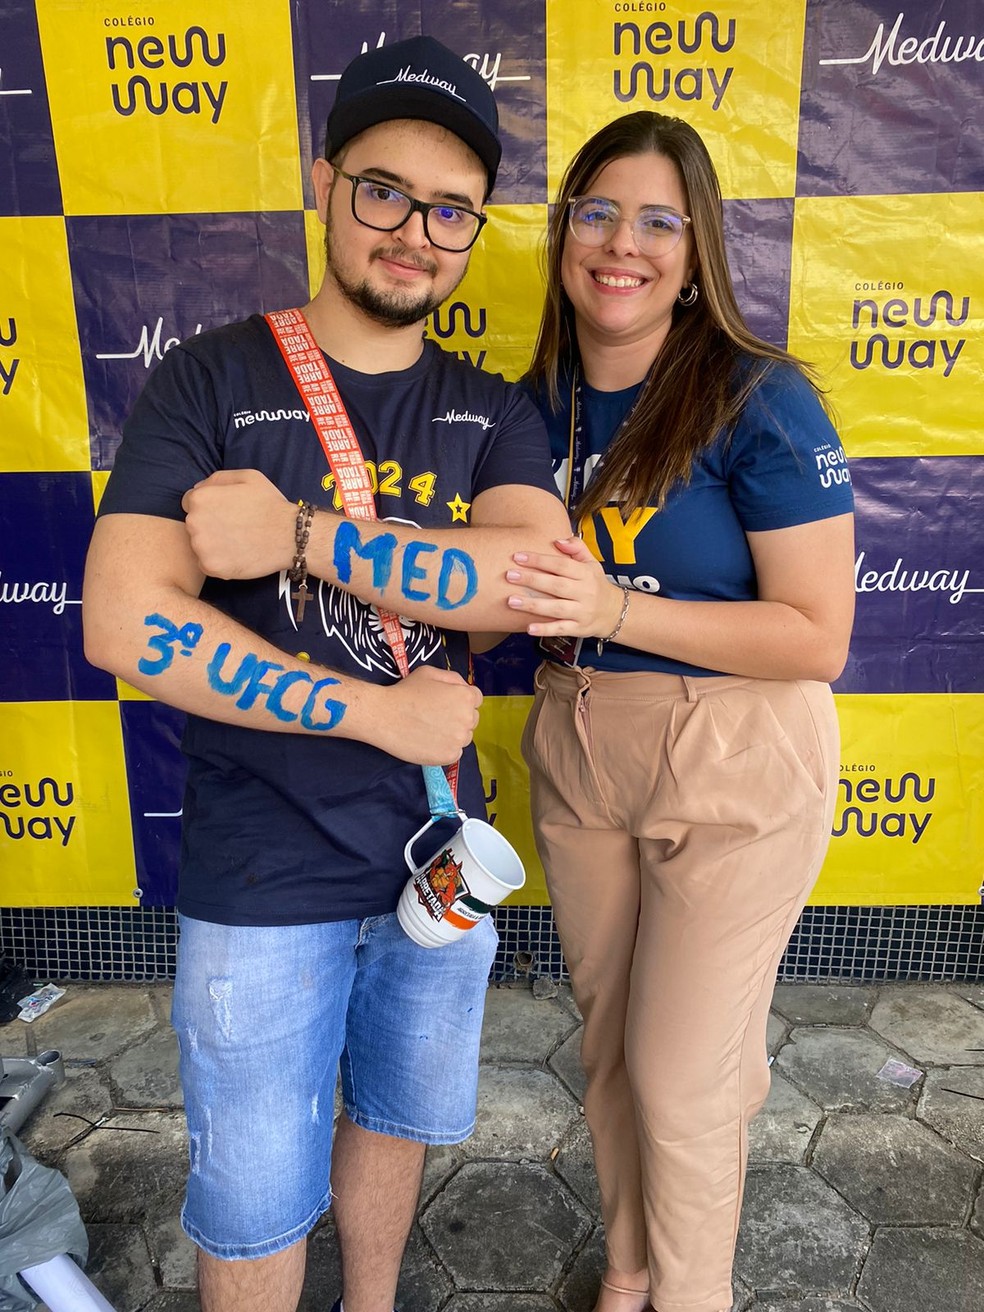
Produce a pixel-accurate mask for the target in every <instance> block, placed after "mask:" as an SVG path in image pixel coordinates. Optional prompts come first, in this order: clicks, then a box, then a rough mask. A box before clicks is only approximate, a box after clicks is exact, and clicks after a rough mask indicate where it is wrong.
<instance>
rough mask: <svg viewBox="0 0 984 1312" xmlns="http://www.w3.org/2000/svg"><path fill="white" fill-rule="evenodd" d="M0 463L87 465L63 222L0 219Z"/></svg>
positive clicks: (11, 467)
mask: <svg viewBox="0 0 984 1312" xmlns="http://www.w3.org/2000/svg"><path fill="white" fill-rule="evenodd" d="M0 245H2V247H3V251H4V268H3V274H2V276H0V469H2V470H3V471H4V472H5V473H11V474H28V473H30V474H35V473H51V472H54V471H74V470H82V469H88V468H89V463H90V457H89V420H88V417H87V415H86V407H85V384H84V382H83V378H82V359H81V353H80V350H79V334H78V328H77V326H76V323H75V310H74V299H73V296H72V277H71V273H70V272H69V265H68V244H67V241H66V238H65V222H64V220H63V219H61V218H41V217H37V218H26V219H22V218H0Z"/></svg>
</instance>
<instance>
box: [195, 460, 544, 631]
mask: <svg viewBox="0 0 984 1312" xmlns="http://www.w3.org/2000/svg"><path fill="white" fill-rule="evenodd" d="M184 508H185V511H186V514H187V529H188V533H189V537H190V540H191V544H192V547H193V549H194V552H195V555H196V556H197V558H198V561H199V563H200V565H201V567H202V569H203V570H204V571H205V573H207V574H211V575H213V576H214V577H218V578H260V577H262V576H264V575H266V574H272V573H274V572H276V571H277V570H284V569H288V568H289V567H290V565H291V562H292V561H293V559H294V556H295V552H296V545H297V541H296V534H295V524H296V520H297V506H296V505H294V504H292V503H291V502H289V501H287V500H286V498H284V497H283V495H282V494H281V493H280V492H279V491H278V490H277V489H276V488H275V487H274V485H273V484H272V483H271V482H270V481H269V480H268V479H267V478H265V477H264V476H263V475H262V474H259V473H258V472H257V471H255V470H224V471H222V472H221V473H220V474H215V475H213V476H212V477H211V478H209V479H207V480H205V481H204V482H203V483H201V484H199V485H198V486H197V487H195V488H193V489H191V491H189V492H188V493H186V495H185V498H184ZM569 533H570V524H569V521H568V518H567V512H566V511H565V510H564V507H563V505H562V503H561V502H560V501H559V500H558V499H557V498H556V497H554V496H553V495H552V494H551V493H549V492H544V491H542V490H540V489H536V488H530V487H523V486H510V487H502V488H495V489H493V490H492V491H488V492H484V493H482V494H480V495H479V496H478V497H476V498H475V502H474V504H473V506H472V524H470V525H469V526H467V527H466V526H462V527H460V528H458V527H455V528H447V529H420V528H416V527H414V526H413V525H408V524H398V523H394V522H392V521H391V520H355V519H346V518H345V516H343V515H340V514H336V513H335V512H333V511H329V510H324V511H320V510H319V512H318V513H317V514H315V516H314V519H313V522H312V523H311V526H310V535H309V538H308V541H307V544H306V551H305V554H306V558H307V569H308V572H309V573H310V574H312V575H314V576H315V577H317V578H321V579H325V580H326V581H328V582H330V583H334V584H337V585H338V586H339V587H341V588H344V589H345V590H346V591H347V592H351V593H353V594H354V595H355V596H357V597H359V598H360V599H361V600H363V601H367V602H370V603H372V604H373V605H376V606H382V607H384V608H385V609H388V610H394V611H397V612H398V613H399V614H402V615H407V616H410V617H411V618H412V619H416V620H421V621H423V622H424V623H427V624H433V625H436V626H439V627H442V628H450V629H461V630H469V631H471V632H479V631H483V630H484V631H494V632H500V631H501V632H517V631H518V630H519V629H520V628H521V627H522V625H521V622H520V618H519V617H518V616H517V615H516V612H515V611H514V610H511V609H510V608H509V607H508V606H507V604H506V599H507V597H508V596H509V595H510V593H511V592H514V591H515V585H510V584H508V582H507V580H506V571H507V569H509V568H510V567H511V566H512V555H513V552H515V551H517V550H524V551H535V550H539V551H542V552H544V553H547V552H550V551H553V550H554V546H553V544H554V542H555V541H556V539H557V538H559V537H566V536H567V535H569Z"/></svg>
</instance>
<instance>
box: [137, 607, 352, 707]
mask: <svg viewBox="0 0 984 1312" xmlns="http://www.w3.org/2000/svg"><path fill="white" fill-rule="evenodd" d="M144 623H145V624H146V625H149V626H151V627H155V628H158V629H160V630H161V632H160V633H158V634H154V635H152V636H151V637H150V638H148V640H147V645H148V646H149V647H150V649H151V650H152V651H154V652H156V653H157V657H156V659H154V660H150V659H148V658H147V657H145V656H143V657H141V658H140V660H139V661H138V662H137V668H138V669H139V670H140V673H141V674H146V675H151V676H155V675H158V674H163V673H164V672H165V671H166V670H168V669H170V667H171V665H172V663H173V660H174V655H175V652H174V648H175V647H176V646H177V645H178V644H180V650H179V652H178V655H180V656H191V655H192V653H193V651H194V649H195V648H196V647H197V646H198V643H199V641H200V640H201V637H202V633H203V629H202V626H201V625H200V624H192V623H189V624H185V625H183V626H181V627H179V626H178V625H176V624H174V623H173V622H172V621H171V620H169V619H167V618H166V617H165V616H163V615H147V616H146V617H145V618H144ZM231 652H232V646H231V644H230V643H228V642H220V643H219V645H218V646H217V647H216V649H215V651H214V652H213V653H212V655H211V657H210V658H209V662H208V665H207V667H206V677H207V679H208V686H209V687H210V688H211V689H212V691H213V692H215V693H218V694H219V696H221V697H229V698H232V699H234V705H235V706H236V707H237V708H238V709H239V710H241V711H251V710H253V709H254V707H257V706H258V707H259V709H260V710H266V711H268V712H269V713H270V715H272V716H273V717H274V719H276V720H278V721H280V723H281V724H293V723H294V722H295V721H298V720H299V721H300V723H301V724H302V725H303V726H304V728H305V729H310V730H312V731H313V732H317V733H327V732H329V731H330V730H332V729H335V728H337V727H338V725H339V723H340V722H341V720H342V717H343V716H344V714H345V703H344V702H341V701H338V700H337V699H335V698H331V697H328V696H326V695H325V690H326V689H328V688H331V687H338V686H339V683H340V681H339V680H338V679H333V678H331V676H329V675H325V676H324V677H323V678H321V679H315V678H313V677H312V676H311V675H310V674H308V673H307V671H305V670H288V669H285V668H284V666H283V665H279V664H278V663H277V662H276V661H268V660H263V659H261V658H260V657H259V656H257V655H256V654H255V653H254V652H246V654H245V655H244V656H242V657H241V658H240V661H239V665H238V667H237V668H236V670H235V671H234V672H231V673H229V674H227V673H226V669H225V667H226V662H227V661H228V659H229V656H230V654H231ZM298 683H303V684H307V685H308V686H309V691H308V695H307V698H306V700H305V702H304V705H303V706H302V707H301V709H300V711H290V710H288V709H287V708H286V707H285V706H284V704H283V698H284V694H285V693H286V692H287V690H288V689H289V688H292V687H293V686H294V685H295V684H298ZM319 716H320V717H323V718H317V717H319Z"/></svg>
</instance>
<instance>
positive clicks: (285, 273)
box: [66, 213, 308, 469]
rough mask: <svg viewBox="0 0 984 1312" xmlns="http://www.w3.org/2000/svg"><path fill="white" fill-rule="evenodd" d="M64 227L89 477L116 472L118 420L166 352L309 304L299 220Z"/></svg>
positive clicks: (101, 220) (119, 219) (235, 218)
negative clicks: (223, 327) (249, 319)
mask: <svg viewBox="0 0 984 1312" xmlns="http://www.w3.org/2000/svg"><path fill="white" fill-rule="evenodd" d="M66 222H67V228H68V249H69V257H70V260H71V265H72V284H73V289H74V293H75V310H76V316H77V318H78V325H79V343H80V346H81V349H82V368H83V373H84V375H85V384H86V395H87V400H88V408H89V436H90V442H91V446H92V467H93V469H109V468H110V467H111V466H112V463H113V456H114V455H115V453H116V448H117V446H118V445H119V440H120V427H121V425H122V423H123V420H124V419H125V418H126V416H127V414H128V413H129V411H130V408H131V407H132V405H133V403H134V401H135V400H136V398H137V396H138V395H139V393H140V391H141V389H142V388H143V385H144V383H145V382H146V381H147V375H148V373H149V372H150V370H151V369H153V368H154V366H155V365H156V364H157V363H158V362H159V361H160V360H162V359H163V358H164V353H165V351H167V350H168V349H169V348H170V347H172V346H174V345H176V344H177V343H178V342H180V341H183V340H184V339H185V338H187V337H192V336H194V335H195V334H196V333H199V332H201V331H202V330H203V329H207V328H214V327H217V326H218V325H219V324H223V323H231V322H232V321H234V320H236V319H244V318H246V316H247V315H250V314H253V313H262V312H266V311H267V310H277V309H284V308H285V307H287V306H293V305H303V304H304V303H305V302H306V301H307V299H308V290H307V255H306V251H305V244H304V219H303V216H302V215H301V214H300V213H296V214H291V213H277V214H184V215H180V214H179V215H159V216H158V215H151V216H147V215H144V216H138V217H126V216H113V215H108V216H103V217H94V218H75V219H68V220H67V221H66ZM258 298H259V299H258Z"/></svg>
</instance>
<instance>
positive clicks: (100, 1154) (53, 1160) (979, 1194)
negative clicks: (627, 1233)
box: [0, 979, 984, 1312]
mask: <svg viewBox="0 0 984 1312" xmlns="http://www.w3.org/2000/svg"><path fill="white" fill-rule="evenodd" d="M169 1000H170V987H169V986H168V985H166V984H160V985H149V986H148V985H78V984H70V985H68V988H67V992H66V995H65V997H64V998H62V999H61V1000H60V1001H59V1002H58V1003H57V1004H56V1006H55V1007H54V1008H53V1009H52V1010H51V1011H50V1012H48V1013H47V1015H45V1016H43V1017H41V1018H39V1019H38V1020H37V1021H35V1022H34V1023H33V1025H30V1026H27V1025H25V1024H24V1023H23V1022H20V1021H12V1022H10V1023H9V1024H7V1025H5V1026H0V1051H2V1052H3V1054H4V1055H5V1056H12V1057H15V1056H22V1055H24V1054H25V1052H26V1053H27V1055H33V1054H34V1053H36V1052H38V1051H43V1050H44V1049H47V1048H58V1049H60V1050H61V1052H62V1053H63V1054H64V1058H65V1067H66V1072H67V1076H68V1078H67V1082H66V1084H65V1085H64V1087H63V1088H61V1089H60V1090H58V1091H56V1092H54V1093H52V1094H51V1095H49V1097H48V1098H47V1099H46V1100H45V1101H44V1102H43V1103H42V1105H41V1106H40V1107H39V1108H38V1109H37V1110H36V1111H35V1112H34V1114H33V1116H32V1117H31V1118H30V1120H29V1121H28V1122H27V1123H26V1124H25V1126H24V1127H23V1129H22V1131H21V1137H22V1138H23V1139H24V1141H25V1142H26V1144H27V1146H28V1148H29V1149H30V1151H31V1152H33V1153H34V1154H35V1156H37V1157H38V1158H39V1159H40V1160H42V1161H43V1162H45V1163H46V1164H49V1165H54V1166H57V1167H59V1168H60V1169H61V1170H62V1171H64V1173H65V1174H66V1175H67V1177H68V1179H69V1181H70V1183H71V1186H72V1189H73V1191H74V1193H75V1196H76V1198H77V1199H78V1202H79V1205H80V1208H81V1211H82V1215H83V1218H84V1219H85V1222H86V1225H87V1228H88V1232H89V1238H90V1244H91V1254H90V1263H89V1268H88V1270H89V1274H90V1276H91V1278H92V1279H93V1281H94V1282H95V1283H96V1284H97V1285H98V1286H99V1288H100V1289H101V1290H102V1291H103V1292H104V1293H105V1295H106V1297H107V1298H108V1299H109V1300H110V1301H111V1302H112V1304H113V1306H114V1308H116V1309H117V1312H143V1310H144V1309H146V1312H196V1310H197V1309H198V1300H197V1297H196V1295H195V1293H194V1255H193V1250H192V1246H191V1244H190V1243H189V1242H188V1241H187V1240H186V1239H185V1238H184V1236H183V1235H182V1233H181V1230H180V1227H179V1224H178V1220H177V1214H178V1207H179V1202H180V1197H181V1192H182V1188H183V1180H184V1174H185V1160H186V1157H185V1153H186V1149H185V1139H184V1123H183V1116H182V1111H181V1092H180V1089H179V1087H178V1081H177V1075H176V1049H175V1044H174V1040H173V1038H172V1036H171V1032H170V1029H169V1026H168V1024H167V1011H168V1005H169ZM578 1042H579V1019H578V1014H577V1010H576V1008H575V1006H574V1004H573V1001H572V999H571V996H570V992H569V990H568V989H567V988H566V987H564V986H561V987H559V988H558V986H557V985H555V984H553V983H552V982H551V981H549V980H545V979H541V980H537V981H535V982H533V983H532V984H531V983H530V982H529V981H524V982H523V983H520V984H516V985H506V986H499V987H493V988H491V989H490V991H489V996H488V1007H487V1014H486V1023H485V1030H484V1038H483V1046H482V1063H483V1064H482V1072H481V1084H480V1094H479V1112H478V1125H477V1130H476V1133H475V1135H474V1137H473V1138H472V1139H471V1140H470V1141H469V1142H468V1143H467V1144H464V1145H461V1146H460V1147H457V1148H442V1149H437V1150H432V1151H431V1152H430V1154H429V1157H428V1162H427V1168H426V1173H425V1180H424V1189H423V1195H422V1199H421V1206H420V1213H419V1220H418V1223H417V1225H416V1226H415V1227H414V1231H413V1234H412V1237H411V1241H410V1244H409V1247H408V1250H407V1255H406V1260H405V1263H404V1271H403V1278H402V1281H401V1286H400V1291H399V1304H400V1307H401V1309H403V1312H590V1308H591V1307H592V1304H593V1301H594V1295H595V1292H596V1290H597V1282H598V1278H599V1275H600V1273H601V1266H602V1236H601V1230H600V1226H599V1222H598V1210H597V1189H596V1185H595V1181H594V1176H593V1172H592V1167H591V1157H590V1151H589V1144H588V1136H587V1132H586V1129H585V1125H584V1120H583V1116H582V1114H581V1109H580V1106H579V1098H580V1096H581V1093H582V1090H583V1083H582V1076H581V1072H580V1069H579V1065H578ZM769 1046H770V1051H771V1052H772V1053H773V1054H774V1064H773V1085H772V1092H771V1095H770V1097H769V1101H768V1103H767V1104H766V1107H765V1108H764V1110H763V1112H762V1113H761V1114H760V1116H759V1117H758V1118H757V1119H756V1121H755V1122H754V1124H753V1127H752V1132H751V1159H752V1163H751V1167H750V1171H749V1178H748V1187H747V1192H746V1200H745V1209H744V1214H743V1220H742V1226H741V1233H740V1236H739V1241H738V1254H737V1262H736V1272H737V1276H738V1279H737V1282H736V1291H737V1301H736V1303H735V1312H746V1310H747V1309H755V1312H848V1309H865V1310H866V1312H981V1310H982V1309H984V1187H982V1162H984V983H969V984H946V985H941V984H892V985H880V986H873V985H872V986H869V985H865V986H859V985H852V984H836V985H834V984H830V985H828V984H783V985H780V986H779V988H778V989H777V992H776V998H775V1004H774V1007H773V1012H772V1016H771V1019H770V1026H769ZM891 1059H894V1060H895V1061H897V1062H901V1063H903V1064H904V1065H906V1066H909V1067H913V1068H916V1069H917V1070H918V1071H919V1072H920V1075H919V1078H918V1079H917V1080H916V1082H915V1083H914V1084H913V1085H912V1086H911V1087H910V1088H904V1087H901V1086H900V1085H898V1084H895V1083H892V1082H890V1081H889V1080H887V1079H886V1078H885V1077H884V1074H880V1072H882V1070H883V1067H884V1066H885V1063H886V1062H887V1061H889V1060H891ZM62 1112H69V1113H72V1114H73V1115H74V1116H75V1117H78V1116H82V1117H85V1118H87V1120H88V1121H89V1122H95V1124H96V1128H95V1129H92V1130H89V1131H88V1132H87V1133H86V1131H87V1130H88V1126H87V1124H86V1122H85V1121H83V1120H79V1119H73V1118H72V1117H70V1116H61V1115H58V1114H57V1113H62ZM125 1127H131V1130H137V1131H142V1133H133V1132H127V1131H126V1130H125ZM337 1292H338V1256H337V1249H336V1244H335V1239H334V1233H333V1229H332V1225H331V1222H330V1220H326V1221H325V1222H324V1223H323V1224H322V1225H320V1226H319V1227H318V1229H317V1230H316V1231H315V1233H314V1235H313V1237H312V1240H311V1243H310V1249H309V1263H308V1276H307V1281H306V1284H305V1291H304V1297H303V1300H302V1303H301V1308H302V1312H327V1309H328V1308H329V1307H330V1306H331V1303H332V1301H333V1300H334V1298H335V1297H336V1295H337Z"/></svg>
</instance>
